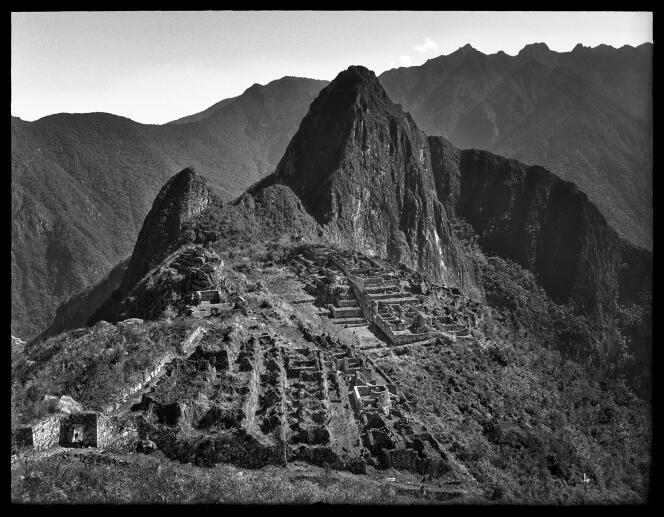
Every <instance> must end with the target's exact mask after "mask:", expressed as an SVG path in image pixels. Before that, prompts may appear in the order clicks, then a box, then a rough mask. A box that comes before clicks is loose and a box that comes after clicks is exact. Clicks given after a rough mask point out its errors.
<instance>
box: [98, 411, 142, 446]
mask: <svg viewBox="0 0 664 517" xmlns="http://www.w3.org/2000/svg"><path fill="white" fill-rule="evenodd" d="M138 439H139V429H138V423H137V421H136V419H135V418H133V417H120V416H108V415H100V416H99V417H98V419H97V447H100V448H103V449H110V450H117V451H127V450H133V449H134V448H135V446H136V443H137V442H138Z"/></svg>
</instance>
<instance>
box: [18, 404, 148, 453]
mask: <svg viewBox="0 0 664 517" xmlns="http://www.w3.org/2000/svg"><path fill="white" fill-rule="evenodd" d="M137 440H138V427H137V423H136V421H135V420H134V418H133V417H132V416H129V417H120V416H114V415H104V414H101V413H98V412H93V411H83V412H80V413H71V414H66V413H56V414H53V415H49V416H47V417H44V418H42V419H39V420H37V421H35V422H33V423H32V424H30V425H27V426H23V427H21V428H19V429H18V430H17V431H16V432H15V435H14V441H15V443H16V445H18V446H28V447H31V448H33V449H34V450H37V451H41V450H46V449H49V448H51V447H55V446H58V445H59V446H61V447H69V448H79V447H99V448H105V449H111V450H118V451H126V450H132V449H133V448H134V447H135V443H136V441H137Z"/></svg>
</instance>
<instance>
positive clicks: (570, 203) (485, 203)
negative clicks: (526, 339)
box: [429, 137, 651, 315]
mask: <svg viewBox="0 0 664 517" xmlns="http://www.w3.org/2000/svg"><path fill="white" fill-rule="evenodd" d="M429 142H430V146H431V149H432V157H433V169H434V175H435V178H436V185H437V188H438V196H439V199H440V200H441V201H442V202H443V203H444V204H445V206H446V207H448V208H449V209H450V211H451V212H452V213H455V214H457V215H459V216H462V217H464V218H465V219H467V220H468V222H469V223H470V224H471V225H472V226H473V228H474V229H475V231H476V232H477V234H478V235H479V236H480V240H481V244H482V246H483V248H484V249H485V250H486V251H487V252H489V253H495V254H498V255H500V256H503V257H508V258H510V259H512V260H514V261H515V262H518V263H519V264H521V265H522V266H524V267H526V268H528V269H530V270H531V271H533V272H534V273H535V274H536V275H537V277H538V281H539V283H540V284H541V285H542V287H543V288H544V289H545V290H546V291H547V292H548V293H549V294H550V295H551V296H552V297H553V298H554V299H555V300H556V301H559V302H567V301H568V300H570V299H571V300H573V301H575V302H577V303H578V304H579V305H580V306H581V307H582V308H583V309H584V310H585V311H587V312H589V313H594V314H596V315H600V314H606V313H610V312H612V311H613V305H614V300H615V299H616V297H617V296H620V298H624V300H628V299H634V298H635V295H636V293H638V292H640V291H642V290H643V289H649V287H648V282H647V281H645V282H644V281H643V278H642V277H643V276H644V272H646V271H647V270H648V259H647V255H648V254H649V253H648V252H647V251H645V250H642V249H639V248H636V247H635V246H633V245H631V244H629V243H627V242H625V241H623V240H622V239H621V238H620V237H619V236H618V235H617V233H616V232H615V231H614V230H613V229H612V228H611V227H609V225H608V224H607V222H606V220H605V218H604V217H603V216H602V215H601V213H600V212H599V210H598V209H597V207H596V206H595V205H594V204H593V203H591V202H590V201H589V200H588V196H587V195H586V194H585V193H583V192H581V191H579V189H578V188H577V187H576V185H574V184H573V183H569V182H567V181H563V180H561V179H560V178H559V177H557V176H555V175H554V174H552V173H550V172H549V171H547V170H545V169H543V168H542V167H538V166H526V165H524V164H522V163H519V162H517V161H515V160H509V159H506V158H503V157H500V156H496V155H494V154H492V153H489V152H484V151H477V150H458V149H456V148H454V146H452V145H451V144H450V143H449V142H448V141H446V140H445V139H443V138H441V137H430V138H429ZM644 255H645V256H646V257H645V258H644ZM623 261H627V263H626V264H625V265H622V264H623ZM621 265H622V266H621ZM650 268H651V266H650ZM639 272H640V273H639ZM650 274H651V273H650ZM646 278H647V276H646Z"/></svg>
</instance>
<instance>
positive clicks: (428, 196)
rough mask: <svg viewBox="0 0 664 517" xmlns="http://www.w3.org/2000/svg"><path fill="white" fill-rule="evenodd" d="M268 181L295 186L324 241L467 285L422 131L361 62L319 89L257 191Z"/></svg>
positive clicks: (468, 279)
mask: <svg viewBox="0 0 664 517" xmlns="http://www.w3.org/2000/svg"><path fill="white" fill-rule="evenodd" d="M273 183H281V184H285V185H287V186H289V187H290V188H291V189H292V190H293V192H295V194H296V195H297V196H298V197H299V198H300V199H301V200H302V203H303V205H304V207H305V208H306V210H307V211H308V212H309V213H310V214H311V215H312V216H313V217H314V218H315V219H316V221H317V222H318V223H319V224H320V225H321V226H323V228H324V230H325V232H326V234H327V240H328V241H332V242H335V243H337V244H341V245H345V246H349V247H351V248H352V249H355V250H358V251H362V252H365V253H368V254H371V255H378V256H381V257H386V258H389V259H392V260H395V261H399V262H403V263H404V264H407V265H409V266H412V267H415V268H417V269H418V270H420V271H422V272H423V273H426V274H427V275H429V276H430V277H431V278H434V279H436V280H438V281H442V282H444V283H446V284H451V285H456V286H462V287H467V288H472V286H473V280H472V274H471V272H470V271H469V270H468V267H467V265H466V261H465V259H464V255H463V252H462V250H461V249H460V247H459V245H458V242H457V240H456V238H455V236H454V234H453V233H452V231H451V229H450V226H449V222H448V219H447V215H446V213H445V209H444V207H443V205H442V203H440V201H439V200H438V199H437V197H436V195H435V183H434V177H433V174H432V169H431V153H430V150H429V143H428V141H427V138H426V135H425V134H424V133H423V132H422V131H420V130H419V129H418V128H417V126H416V125H415V123H414V122H413V119H412V118H411V117H410V115H408V114H406V113H404V112H403V111H402V109H401V107H400V106H399V105H396V104H394V103H393V102H392V101H391V100H390V99H389V97H388V96H387V94H386V93H385V91H384V90H383V88H382V87H381V85H380V83H379V82H378V80H377V78H376V76H375V75H374V73H373V72H371V71H369V70H367V69H366V68H363V67H359V66H352V67H350V68H348V69H347V70H345V71H343V72H341V73H340V74H339V75H338V76H337V78H336V79H335V80H334V81H333V82H332V83H331V84H330V85H328V86H327V87H326V88H325V89H323V91H322V92H321V93H320V95H319V96H318V97H317V98H316V100H315V101H314V102H313V103H312V105H311V107H310V110H309V113H308V114H307V116H306V117H305V118H304V119H303V121H302V123H301V124H300V127H299V129H298V131H297V133H296V134H295V136H294V137H293V139H292V140H291V142H290V144H289V146H288V148H287V149H286V153H285V154H284V157H283V158H282V160H281V161H280V162H279V165H278V166H277V169H276V171H275V173H274V175H273V176H271V177H269V178H267V179H266V181H264V182H262V185H259V186H257V187H256V188H260V187H262V186H265V185H269V184H273ZM254 190H255V189H254Z"/></svg>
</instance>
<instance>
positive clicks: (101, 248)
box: [12, 77, 324, 339]
mask: <svg viewBox="0 0 664 517" xmlns="http://www.w3.org/2000/svg"><path fill="white" fill-rule="evenodd" d="M323 85H324V81H316V80H312V79H304V78H292V77H285V78H282V79H279V80H277V81H273V82H272V83H270V84H268V85H266V86H259V85H254V86H252V87H251V88H249V89H248V90H247V91H246V92H245V93H244V94H243V95H241V96H239V97H237V98H235V99H232V101H231V102H228V103H225V104H224V105H223V106H221V107H219V108H218V109H217V110H213V112H211V113H208V116H207V117H205V118H203V119H201V120H197V121H192V122H189V123H183V124H167V125H163V126H151V125H144V124H138V123H136V122H133V121H131V120H129V119H126V118H123V117H117V116H114V115H109V114H104V113H91V114H79V115H69V114H59V115H52V116H49V117H45V118H43V119H40V120H38V121H35V122H25V121H22V120H20V119H17V118H12V333H13V334H14V335H16V336H18V337H20V338H22V339H31V338H32V337H34V336H35V335H36V334H38V333H39V331H41V330H43V329H44V328H46V326H48V324H49V323H50V322H51V320H52V318H53V315H54V314H55V310H56V308H57V307H58V305H59V304H61V303H62V302H64V301H65V300H67V298H68V297H70V296H71V295H72V294H74V293H77V292H79V291H81V290H83V289H85V288H87V287H89V286H91V285H93V284H95V283H96V282H98V281H99V280H101V279H102V278H103V277H104V276H105V275H106V274H107V273H108V272H109V271H110V269H111V268H112V267H113V266H115V265H116V264H117V263H118V262H119V261H120V260H121V259H123V258H125V257H127V256H128V255H129V254H130V253H131V251H132V248H133V246H134V243H135V241H136V236H137V235H138V231H139V229H140V227H141V224H142V223H143V219H144V217H145V215H146V214H147V213H148V210H149V209H150V206H151V204H152V201H153V200H154V198H155V195H156V194H157V192H158V191H159V189H160V188H161V187H162V185H163V184H164V183H165V182H166V180H167V179H168V178H170V177H171V176H172V175H173V174H175V173H176V172H178V171H180V170H182V169H184V168H185V167H194V168H196V169H197V170H198V172H200V173H201V174H202V175H203V176H205V177H206V178H208V179H209V183H210V185H211V186H212V188H213V189H215V190H216V192H217V193H218V194H219V195H220V196H221V197H223V198H225V199H230V198H232V197H234V196H237V195H239V194H240V193H242V192H243V191H244V189H246V188H247V187H248V186H249V185H250V184H251V183H252V182H253V181H256V180H258V179H260V178H261V177H262V176H264V175H265V174H267V173H269V172H271V171H272V170H273V169H274V167H275V166H276V163H277V161H278V160H279V159H280V158H281V155H282V154H283V151H284V149H285V148H286V145H287V143H288V140H289V139H290V137H291V136H292V135H293V133H294V132H295V130H296V129H297V124H298V123H299V121H300V119H301V118H302V116H303V115H304V114H305V113H306V110H307V109H308V107H309V104H310V102H311V101H312V99H313V98H314V97H315V95H316V94H317V93H318V91H319V90H320V88H321V87H322V86H323Z"/></svg>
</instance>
